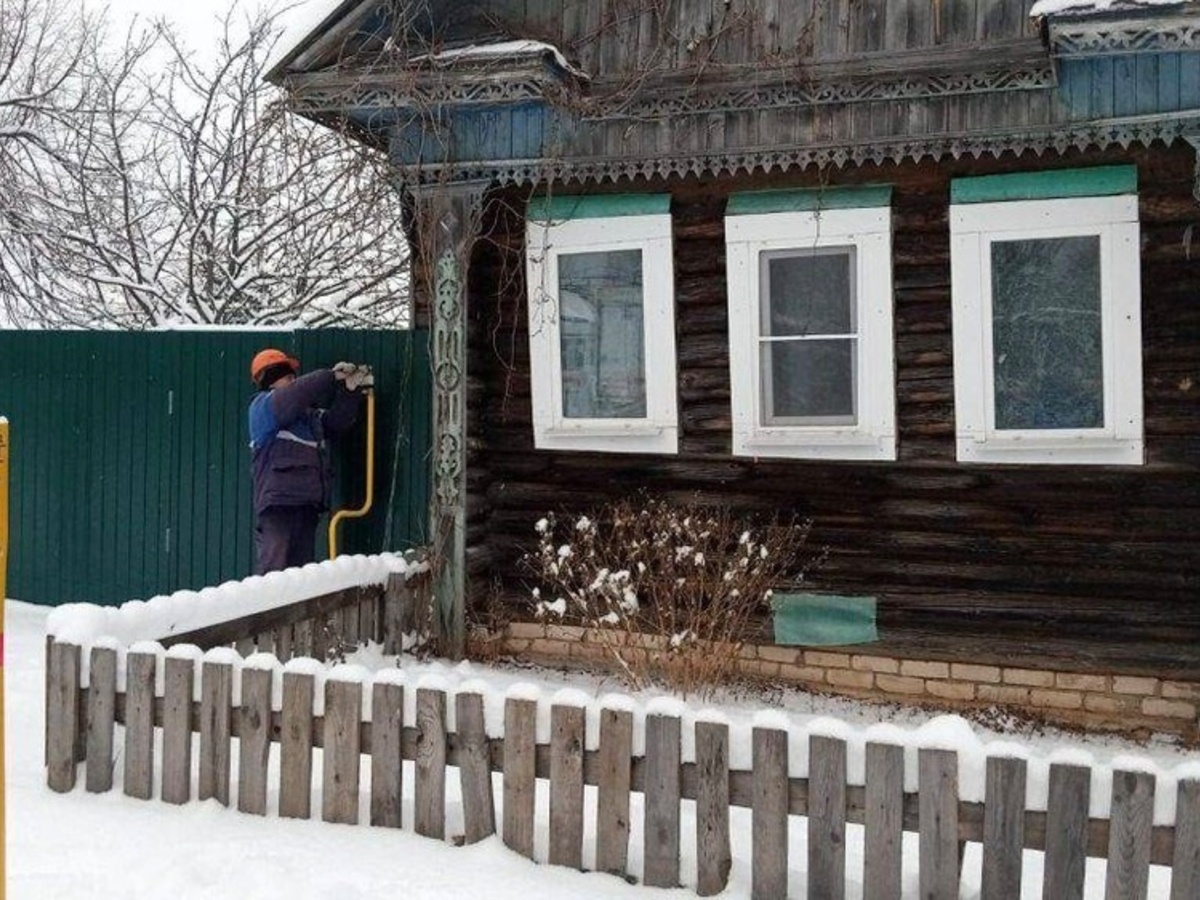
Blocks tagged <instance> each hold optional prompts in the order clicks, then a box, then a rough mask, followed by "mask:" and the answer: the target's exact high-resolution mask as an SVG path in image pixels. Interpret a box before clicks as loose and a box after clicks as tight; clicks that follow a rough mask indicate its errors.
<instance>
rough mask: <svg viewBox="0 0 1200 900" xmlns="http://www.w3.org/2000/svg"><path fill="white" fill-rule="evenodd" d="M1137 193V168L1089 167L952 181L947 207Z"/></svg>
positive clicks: (1126, 166)
mask: <svg viewBox="0 0 1200 900" xmlns="http://www.w3.org/2000/svg"><path fill="white" fill-rule="evenodd" d="M1136 193H1137V166H1134V165H1124V166H1093V167H1092V168H1089V169H1050V170H1046V171H1042V172H1013V173H1011V174H1008V175H981V176H979V177H975V178H955V179H954V180H953V181H951V182H950V202H951V203H995V202H997V201H1005V200H1059V199H1063V198H1065V197H1112V196H1116V195H1118V194H1136Z"/></svg>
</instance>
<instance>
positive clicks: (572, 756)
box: [549, 704, 584, 869]
mask: <svg viewBox="0 0 1200 900" xmlns="http://www.w3.org/2000/svg"><path fill="white" fill-rule="evenodd" d="M583 729H584V715H583V708H582V707H577V706H560V705H558V704H555V705H554V706H552V707H551V708H550V857H549V859H550V864H551V865H556V866H570V867H572V868H575V869H580V868H583Z"/></svg>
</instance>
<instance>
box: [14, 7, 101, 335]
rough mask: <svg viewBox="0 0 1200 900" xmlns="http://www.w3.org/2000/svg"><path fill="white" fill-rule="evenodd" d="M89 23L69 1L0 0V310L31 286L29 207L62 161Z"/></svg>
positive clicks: (79, 105) (80, 97)
mask: <svg viewBox="0 0 1200 900" xmlns="http://www.w3.org/2000/svg"><path fill="white" fill-rule="evenodd" d="M96 26H97V22H96V20H95V19H94V18H92V17H88V16H85V15H84V13H83V10H82V7H81V6H79V5H78V4H77V3H73V2H70V0H0V312H2V311H4V310H10V311H11V306H12V303H13V301H14V298H15V297H16V296H17V294H18V291H22V290H29V289H30V288H31V286H32V284H31V282H30V281H29V280H28V278H27V277H26V276H27V270H28V269H29V268H30V267H31V266H32V265H33V263H34V260H35V257H36V254H34V253H32V252H31V248H30V247H29V246H28V243H27V241H26V238H27V236H28V234H29V232H30V229H31V227H32V226H31V223H30V217H29V213H30V207H31V206H32V205H34V203H35V201H36V199H37V197H38V191H39V189H40V187H41V185H42V184H43V181H44V179H45V178H46V177H47V176H48V175H50V174H51V173H52V172H53V170H54V169H55V167H56V166H58V165H59V164H60V163H61V162H62V161H63V160H64V154H63V152H62V149H61V147H60V146H59V143H58V137H59V134H60V131H61V128H62V125H63V123H64V122H65V121H67V120H70V119H72V118H74V117H75V116H78V115H80V114H81V113H83V111H84V110H85V109H86V106H87V95H86V86H87V79H86V77H85V75H84V74H83V71H82V70H83V63H84V60H85V58H86V57H87V54H88V47H89V38H88V35H89V34H91V33H94V31H95V28H96ZM35 282H36V279H35Z"/></svg>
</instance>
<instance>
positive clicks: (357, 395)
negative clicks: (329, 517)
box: [250, 348, 375, 575]
mask: <svg viewBox="0 0 1200 900" xmlns="http://www.w3.org/2000/svg"><path fill="white" fill-rule="evenodd" d="M250 378H251V379H252V380H253V381H254V384H255V386H256V387H257V388H258V392H257V393H256V394H255V395H254V397H253V399H252V400H251V401H250V450H251V452H252V454H253V474H254V556H255V563H254V571H255V574H258V575H262V574H264V573H266V572H274V571H276V570H278V569H286V568H289V567H291V566H302V565H304V564H305V563H310V562H312V561H313V559H314V558H315V554H316V548H315V538H316V531H317V521H318V519H319V518H320V516H321V514H322V513H323V512H325V511H326V510H327V509H329V502H330V499H331V493H332V483H333V464H332V460H331V459H330V456H329V450H328V447H327V445H326V437H327V436H337V435H339V434H342V433H344V432H346V431H347V430H348V429H349V428H350V427H351V426H353V425H354V422H355V420H356V419H357V418H358V411H359V408H360V406H361V405H362V404H361V398H362V391H363V390H364V389H369V388H372V387H373V386H374V383H375V380H374V376H373V374H372V373H371V368H370V366H365V365H358V364H355V363H346V362H340V363H338V364H337V365H335V366H334V367H333V368H331V369H315V370H313V371H312V372H308V373H307V374H304V375H301V374H300V361H299V360H298V359H296V358H294V357H291V356H288V355H287V354H286V353H284V352H283V351H281V350H276V349H274V348H268V349H266V350H262V351H260V352H259V353H257V354H255V356H254V359H253V360H252V361H251V363H250Z"/></svg>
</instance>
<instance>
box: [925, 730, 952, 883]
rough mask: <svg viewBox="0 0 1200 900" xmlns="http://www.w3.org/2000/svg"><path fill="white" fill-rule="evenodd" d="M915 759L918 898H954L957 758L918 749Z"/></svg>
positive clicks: (947, 754)
mask: <svg viewBox="0 0 1200 900" xmlns="http://www.w3.org/2000/svg"><path fill="white" fill-rule="evenodd" d="M917 760H918V763H917V765H918V778H917V784H918V789H919V790H920V793H921V796H920V801H919V804H918V807H919V819H920V824H919V827H920V835H919V840H918V844H919V848H920V850H919V857H920V859H919V865H920V877H919V881H920V885H921V896H922V897H957V896H958V893H959V891H958V882H959V864H958V755H957V754H955V753H954V751H952V750H920V751H919V752H918V754H917Z"/></svg>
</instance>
